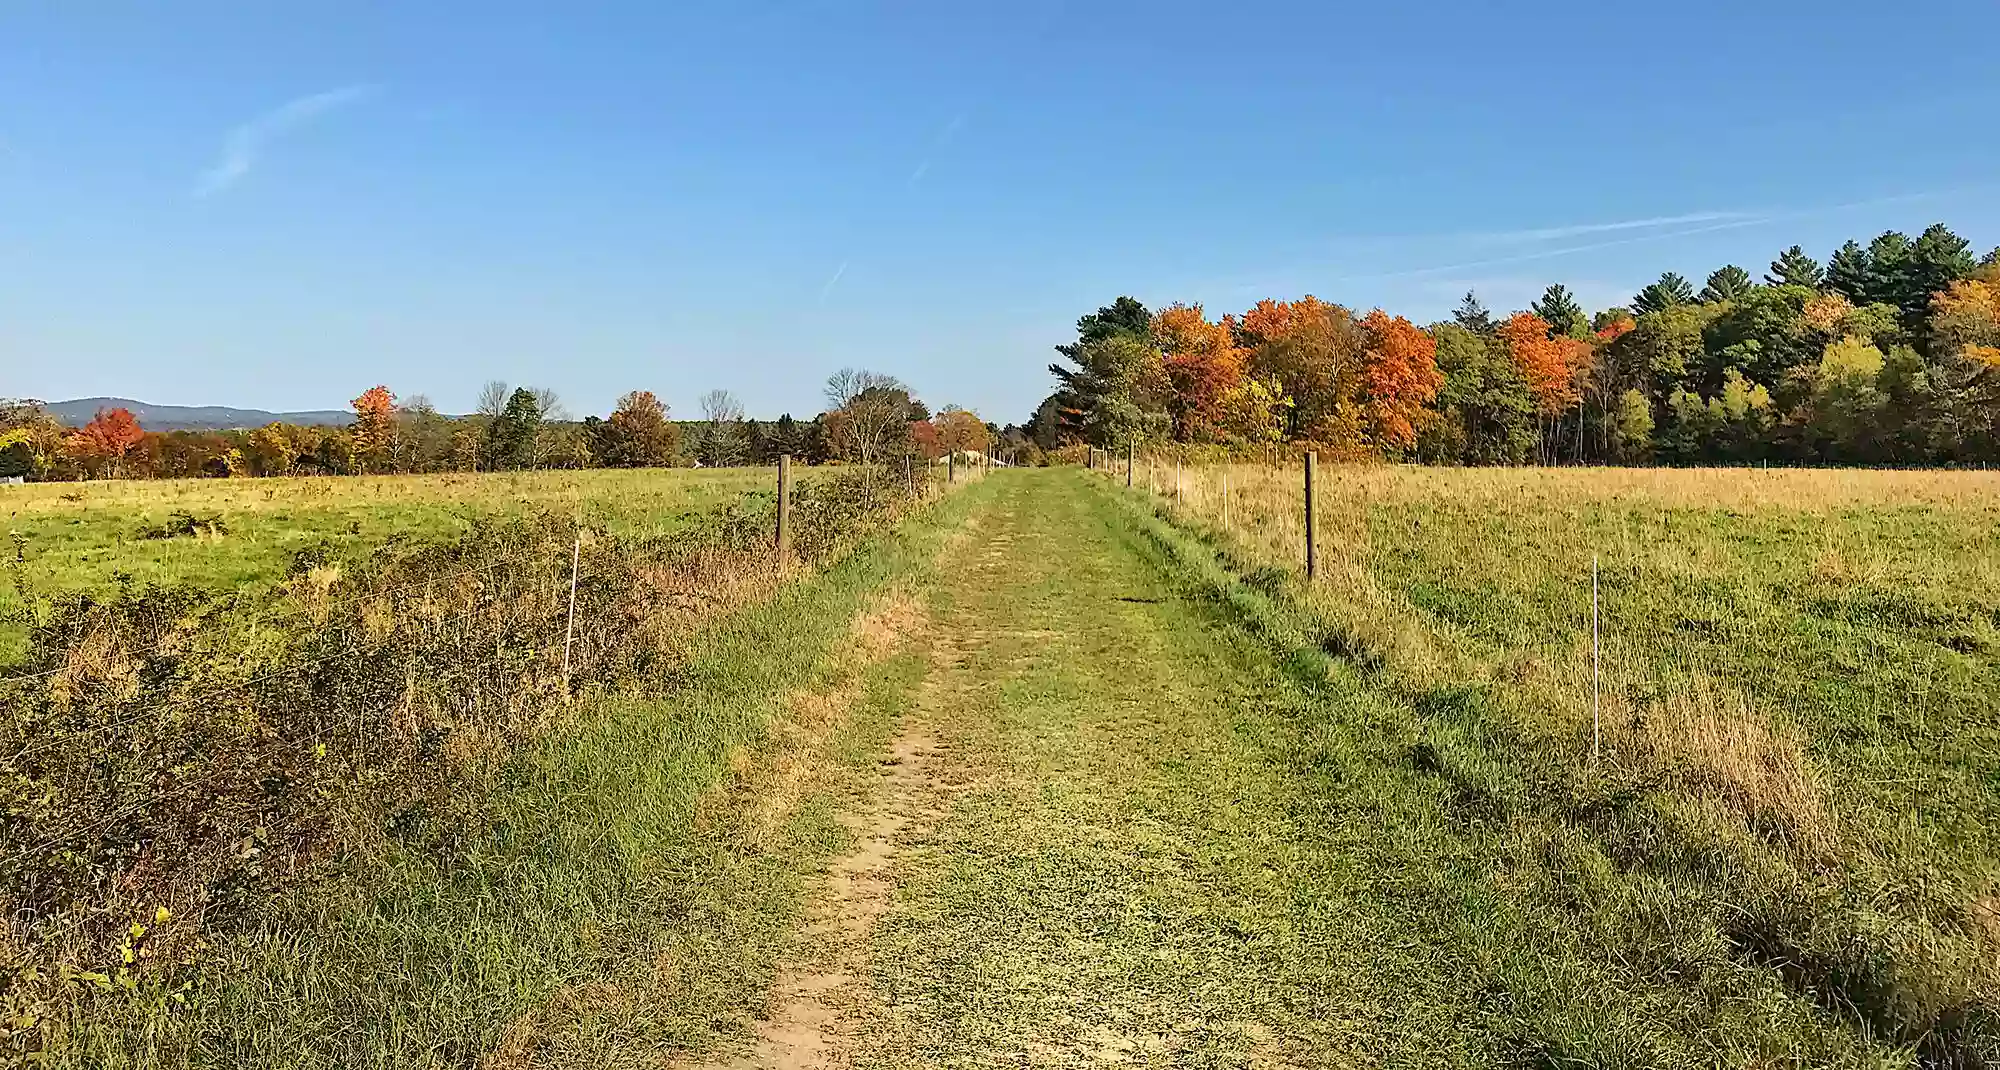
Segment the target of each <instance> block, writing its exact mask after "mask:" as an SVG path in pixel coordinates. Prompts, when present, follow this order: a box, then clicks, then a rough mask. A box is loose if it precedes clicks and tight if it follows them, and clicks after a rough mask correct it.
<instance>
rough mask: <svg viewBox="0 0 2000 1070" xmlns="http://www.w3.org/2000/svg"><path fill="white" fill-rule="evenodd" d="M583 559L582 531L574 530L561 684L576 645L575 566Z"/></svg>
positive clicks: (580, 529)
mask: <svg viewBox="0 0 2000 1070" xmlns="http://www.w3.org/2000/svg"><path fill="white" fill-rule="evenodd" d="M582 558H583V529H582V528H581V527H579V528H577V529H576V542H575V543H573V544H572V545H571V546H570V551H569V621H568V623H566V624H564V625H563V683H564V684H568V683H569V654H570V650H571V649H572V648H573V647H575V645H576V566H577V562H578V561H580V560H581V559H582Z"/></svg>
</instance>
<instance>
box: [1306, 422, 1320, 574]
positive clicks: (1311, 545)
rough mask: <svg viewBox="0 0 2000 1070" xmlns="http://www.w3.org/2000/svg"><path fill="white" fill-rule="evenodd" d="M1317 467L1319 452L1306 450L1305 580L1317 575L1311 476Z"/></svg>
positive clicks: (1316, 546) (1316, 540)
mask: <svg viewBox="0 0 2000 1070" xmlns="http://www.w3.org/2000/svg"><path fill="white" fill-rule="evenodd" d="M1318 468H1319V454H1317V453H1314V452H1312V451H1311V450H1308V451H1306V579H1307V580H1312V579H1314V578H1315V577H1317V576H1318V575H1319V540H1318V539H1316V538H1315V537H1314V536H1315V535H1317V534H1318V532H1317V531H1316V530H1315V526H1316V523H1317V521H1316V519H1315V513H1316V511H1315V510H1314V509H1313V476H1314V475H1316V474H1317V470H1318Z"/></svg>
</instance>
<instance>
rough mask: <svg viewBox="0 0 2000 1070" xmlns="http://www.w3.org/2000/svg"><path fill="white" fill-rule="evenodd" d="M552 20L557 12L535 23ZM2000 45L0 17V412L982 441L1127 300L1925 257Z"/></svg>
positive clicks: (506, 14) (1658, 19)
mask: <svg viewBox="0 0 2000 1070" xmlns="http://www.w3.org/2000/svg"><path fill="white" fill-rule="evenodd" d="M575 9H587V10H575ZM1996 40H2000V6H1996V5H1994V4H1992V3H1991V2H1990V0H1980V2H1966V3H1915V4H1903V5H1864V4H1853V5H1826V4H1823V3H1820V4H1811V5H1808V4H1803V3H1792V2H1789V0H1760V2H1757V3H1743V2H1741V0H1737V2H1732V3H1728V4H1708V3H1701V2H1689V3H1682V4H1677V5H1672V6H1669V7H1665V8H1662V7H1658V6H1648V7H1642V8H1632V7H1631V6H1630V5H1615V4H1602V3H1588V4H1586V3H1566V2H1563V3H1551V4H1544V5H1540V6H1539V7H1537V8H1534V9H1529V8H1518V7H1516V8H1511V9H1510V10H1501V9H1500V6H1499V5H1470V4H1466V5H1410V4H1404V5H1397V4H1381V5H1351V6H1347V5H1325V4H1313V3H1269V4H1265V3H1251V2H1238V3H1232V4H1227V5H1217V4H1203V5H1196V4H1180V3H1147V4H1138V3H1122V2H1121V3H1110V2H1105V3H1085V2H1081V0H1075V2H1070V3H1061V2H1055V0H1021V2H1017V3H1010V4H1006V5H998V4H995V5H973V4H925V3H917V2H908V3H894V4H887V3H882V4H876V3H858V2H857V3H847V2H835V0H824V2H810V0H758V2H754V3H751V2H745V3H740V4H721V3H693V2H691V3H657V2H650V0H649V2H634V3H625V4H587V5H562V4H554V3H543V4H534V5H530V4H514V3H505V2H481V3H457V2H438V3H426V4H397V3H360V2H355V0H326V2H314V3H306V2H300V3H288V4H248V3H234V4H220V3H197V2H187V3H178V4H173V5H161V4H154V3H141V2H125V3H118V2H112V0H104V2H99V3H90V4H36V5H30V4H21V3H13V4H8V3H4V2H0V395H27V396H38V397H44V398H49V399H57V398H67V397H75V396H85V395H95V394H111V395H122V396H128V397H136V398H140V399H142V400H146V401H152V402H160V403H183V404H192V403H218V404H235V405H246V406H257V407H263V408H322V407H335V406H340V405H344V404H345V403H346V402H347V400H348V399H350V398H352V397H354V396H355V395H356V394H358V393H359V392H360V391H361V390H362V389H364V388H366V387H367V386H369V385H371V384H373V383H376V382H378V381H379V382H384V383H387V384H388V385H389V386H390V387H391V389H393V390H395V391H396V392H398V393H399V394H403V395H408V394H414V393H423V394H427V395H429V396H430V397H431V398H432V399H433V400H434V401H435V402H436V403H437V404H438V405H439V406H440V407H441V408H444V409H446V410H448V411H463V410H465V409H467V408H469V407H470V406H471V404H472V401H473V398H474V396H475V394H476V392H477V390H478V388H479V385H480V383H481V382H483V381H484V380H486V379H489V378H501V379H506V380H508V381H510V382H516V383H527V384H534V385H547V386H551V387H554V388H555V389H556V390H557V391H558V392H560V393H561V395H562V396H563V397H564V398H565V399H566V400H567V401H568V402H569V403H570V405H571V407H573V408H574V409H576V410H577V411H578V413H579V414H580V413H583V412H592V411H595V412H603V411H606V410H608V408H609V407H610V405H611V403H612V401H613V399H614V398H615V397H616V396H617V395H618V394H619V393H622V392H623V391H625V390H628V389H632V388H647V389H652V390H654V391H656V392H658V393H659V394H661V396H663V397H665V398H666V399H667V400H668V401H669V403H670V404H672V405H673V406H674V407H675V409H676V411H677V412H680V413H683V414H688V415H692V413H693V410H694V407H695V398H696V397H698V396H699V395H700V393H702V392H703V391H705V390H708V389H711V388H715V387H724V388H728V389H731V390H734V391H736V392H737V394H738V395H739V396H741V397H742V398H743V399H744V401H745V402H746V404H747V405H748V407H749V409H750V411H751V412H752V414H753V415H763V416H775V415H776V414H777V413H778V412H780V411H784V410H790V411H793V412H795V413H799V414H802V415H803V414H808V413H811V412H814V411H817V409H818V408H819V384H820V382H821V381H822V380H823V379H824V377H825V376H826V374H827V373H828V372H830V371H832V370H834V369H836V368H839V367H841V366H843V365H859V366H867V367H872V368H876V369H878V370H882V371H887V372H890V373H893V374H895V375H898V376H900V377H902V378H903V379H905V380H906V381H908V382H910V383H911V384H912V385H913V386H914V387H915V388H916V389H917V391H918V393H919V394H920V396H922V397H924V398H925V399H926V400H929V401H930V402H931V403H932V404H934V405H936V404H943V403H947V402H952V403H957V404H961V405H966V406H968V407H971V408H974V409H976V410H978V411H979V412H981V413H982V414H983V415H985V416H986V417H988V418H989V419H993V420H997V421H999V422H1008V421H1013V420H1020V419H1023V418H1025V416H1026V415H1027V413H1028V412H1029V410H1030V409H1032V407H1033V406H1034V404H1035V403H1036V401H1038V400H1039V399H1040V398H1041V397H1042V395H1043V394H1045V393H1046V392H1047V390H1048V376H1047V374H1046V372H1045V371H1044V367H1045V365H1046V364H1047V363H1048V361H1049V359H1050V358H1051V354H1050V350H1049V347H1050V346H1051V345H1053V344H1055V343H1057V342H1060V341H1063V340H1064V339H1065V338H1066V337H1067V336H1068V335H1069V334H1070V332H1071V328H1072V325H1073V323H1074V321H1075V319H1076V317H1077V316H1078V315H1080V314H1082V313H1084V312H1087V311H1089V310H1091V309H1093V308H1095V307H1097V306H1098V305H1100V304H1103V303H1106V302H1108V301H1109V300H1110V299H1111V298H1113V297H1115V296H1117V295H1119V294H1121V293H1131V294H1133V295H1134V296H1137V297H1139V298H1140V299H1142V300H1145V301H1147V302H1148V303H1151V304H1161V303H1165V302H1168V301H1172V300H1188V301H1201V302H1203V303H1204V304H1205V305H1206V306H1207V308H1208V309H1209V311H1210V312H1211V313H1218V314H1219V313H1221V312H1224V311H1237V310H1241V309H1242V308H1244V307H1247V306H1248V305H1250V304H1252V303H1254V302H1255V301H1256V300H1257V299H1258V298H1260V297H1266V296H1270V297H1296V296H1298V295H1300V294H1303V293H1308V292H1310V293H1314V294H1317V295H1319V296H1321V297H1323V298H1327V299H1329V300H1336V301H1340V302H1342V303H1346V304H1349V305H1354V306H1358V307H1362V308H1367V307H1373V306H1377V305H1380V306H1383V307H1386V308H1388V309H1390V310H1391V311H1393V312H1401V313H1404V314H1407V315H1409V316H1411V317H1412V318H1413V319H1418V320H1420V321H1423V320H1429V319H1434V318H1437V317H1439V316H1441V315H1443V314H1444V313H1445V312H1446V311H1447V310H1448V309H1449V308H1450V307H1451V306H1452V305H1453V304H1455V303H1456V301H1457V298H1458V295H1459V294H1461V293H1463V292H1464V291H1465V290H1466V289H1467V288H1473V289H1476V290H1478V291H1479V292H1480V294H1481V296H1482V298H1483V299H1484V300H1485V301H1486V303H1487V304H1488V305H1489V306H1491V307H1493V308H1495V309H1496V310H1500V311H1505V310H1510V309H1514V308H1519V307H1522V306H1524V305H1525V304H1526V303H1527V302H1528V301H1530V300H1532V299H1533V297H1534V296H1535V294H1536V293H1538V292H1539V291H1540V289H1541V288H1542V287H1543V286H1544V285H1546V284H1547V283H1549V282H1552V281H1561V282H1564V283H1566V284H1567V285H1569V286H1570V288H1571V289H1573V290H1575V291H1576V292H1577V293H1578V295H1579V297H1580V298H1581V299H1582V300H1583V302H1584V303H1585V304H1586V305H1588V306H1591V307H1599V306H1603V305H1608V304H1612V303H1618V302H1622V301H1623V300H1625V299H1626V298H1627V297H1628V296H1629V294H1630V293H1631V292H1632V291H1633V290H1634V289H1636V288H1637V287H1638V286H1640V285H1642V284H1643V283H1645V282H1647V281H1649V280H1650V279H1651V278H1653V277H1654V276H1656V275H1657V274H1658V273H1659V272H1660V271H1661V270H1663V269H1673V270H1677V271H1680V272H1681V273H1682V274H1685V275H1688V276H1689V277H1691V278H1694V279H1695V280H1696V282H1697V284H1698V283H1699V281H1700V278H1701V277H1702V276H1703V275H1705V274H1706V273H1707V272H1708V271H1709V270H1711V269H1713V268H1714V267H1716V266H1719V265H1721V264H1723V263H1726V262H1731V261H1734V262H1737V263H1741V264H1743V265H1744V266H1746V267H1749V268H1751V269H1752V270H1753V271H1754V272H1761V271H1762V269H1763V266H1764V265H1765V264H1766V263H1767V262H1768V261H1769V260H1770V259H1771V257H1772V256H1773V255H1774V254H1775V253H1777V252H1778V250H1780V249H1781V248H1783V247H1784V246H1786V245H1789V244H1791V243H1793V242H1799V243H1802V244H1803V245H1805V246H1806V248H1807V249H1808V251H1810V252H1812V253H1813V254H1814V255H1815V256H1818V257H1821V258H1824V257H1825V255H1826V254H1827V253H1828V252H1829V251H1830V250H1831V249H1832V248H1833V247H1834V246H1835V245H1836V244H1838V243H1839V242H1840V241H1841V240H1843V239H1845V238H1847V237H1860V238H1863V239H1864V240H1865V239H1866V238H1867V237H1869V236H1871V235H1873V234H1875V233H1878V232H1880V231H1881V230H1884V229H1887V228H1897V229H1903V230H1907V231H1910V232H1912V233H1914V232H1915V231H1917V230H1919V229H1921V228H1922V227H1923V226H1924V225H1926V224H1928V223H1930V222H1933V221H1939V220H1942V221H1945V222H1947V223H1949V224H1950V225H1952V226H1953V227H1954V228H1955V229H1957V230H1958V231H1959V233H1961V234H1963V235H1965V236H1966V237H1968V238H1969V239H1971V240H1972V241H1973V243H1974V244H1975V245H1976V246H1977V247H1978V248H1979V249H1980V250H1982V251H1983V250H1985V249H1987V248H1991V247H1992V246H1994V245H1996V244H2000V198H1996V193H2000V139H1996V138H1994V137H1993V136H1992V134H1991V129H1992V117H1993V116H1994V115H1995V114H2000V108H1997V107H1996V105H2000V66H1996V64H1995V62H1994V53H1993V47H1994V42H1995V41H1996Z"/></svg>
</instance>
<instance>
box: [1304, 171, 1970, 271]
mask: <svg viewBox="0 0 2000 1070" xmlns="http://www.w3.org/2000/svg"><path fill="white" fill-rule="evenodd" d="M1981 188H1986V187H1984V186H1972V187H1965V188H1961V189H1954V190H1930V191H1926V192H1922V193H1899V194H1894V195H1892V196H1887V197H1871V198H1868V199H1867V200H1860V201H1847V202H1845V203H1842V204H1829V205H1821V206H1820V207H1817V208H1803V209H1798V210H1796V211H1789V212H1767V213H1764V214H1761V215H1745V216H1742V217H1741V218H1730V219H1726V220H1724V221H1722V222H1718V223H1713V224H1710V225H1708V226H1702V227H1689V228H1686V229H1682V230H1670V231H1665V232H1662V233H1657V234H1639V235H1634V236H1632V237H1629V238H1613V239H1610V240H1608V241H1598V242H1586V243H1585V244H1582V245H1566V246H1563V247H1562V248H1560V249H1538V250H1535V251H1534V252H1528V253H1517V254H1514V255H1511V256H1496V257H1490V258H1487V259H1483V260H1470V261H1465V262H1463V263H1457V264H1440V265H1438V266H1436V267H1424V268H1412V269H1410V270H1408V271H1388V272H1382V273H1379V274H1369V275H1349V276H1347V277H1345V278H1341V279H1336V280H1335V281H1337V282H1361V281H1369V280H1375V279H1408V278H1419V277H1422V276H1425V275H1437V274H1442V273H1444V272H1450V271H1462V270H1465V269H1468V268H1478V267H1491V266H1494V265H1496V264H1518V263H1522V262H1524V261H1529V260H1547V259H1549V258H1551V257H1557V256H1568V255H1570V254H1572V253H1585V252H1590V251H1591V250H1594V249H1609V248H1613V247H1615V246H1620V245H1636V244H1639V243H1641V242H1652V241H1667V240H1669V239H1672V238H1685V237H1689V236H1691V235H1695V234H1709V233H1713V232H1715V231H1718V230H1736V229H1739V228H1742V227H1756V226H1763V225H1765V224H1767V223H1778V222H1783V221H1786V220H1792V219H1810V218H1812V217H1814V216H1823V215H1833V214H1836V213H1839V212H1848V211H1853V210H1855V209H1857V208H1875V207H1879V206H1881V205H1885V204H1904V203H1907V202H1911V201H1924V200H1930V199H1932V198H1935V197H1942V196H1945V195H1947V194H1950V193H1963V192H1967V191H1968V190H1976V189H1981ZM1697 214H1699V213H1697Z"/></svg>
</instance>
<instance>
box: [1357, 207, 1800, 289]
mask: <svg viewBox="0 0 2000 1070" xmlns="http://www.w3.org/2000/svg"><path fill="white" fill-rule="evenodd" d="M1778 218H1779V217H1777V216H1760V217H1754V218H1750V219H1737V220H1731V221H1730V222H1727V223H1716V224H1713V225H1711V226H1706V227H1691V228H1688V229H1686V230H1671V231H1667V232H1666V233H1664V234H1641V235H1638V236H1637V237H1632V238H1613V239H1611V240H1610V241H1600V242H1589V243H1587V244H1584V245H1567V246H1564V247H1562V248H1560V249H1539V250H1536V251H1535V252H1532V253H1518V254H1515V255H1513V256H1496V257H1490V258H1488V259H1485V260H1467V261H1463V262H1461V263H1457V264H1439V265H1437V266H1436V267H1423V268H1411V269H1410V270H1408V271H1385V272H1380V273H1377V274H1372V275H1348V276H1345V277H1343V278H1339V279H1335V280H1333V281H1335V282H1365V281H1369V280H1374V279H1413V278H1420V277H1422V276H1425V275H1439V274H1443V273H1445V272H1449V271H1464V270H1467V269H1469V268H1479V267H1492V266H1494V265H1496V264H1519V263H1523V262H1525V261H1529V260H1547V259H1549V258H1551V257H1557V256H1568V255H1570V254H1571V253H1585V252H1589V251H1591V250H1592V249H1610V248H1612V247H1614V246H1619V245H1637V244H1639V243H1641V242H1650V241H1666V240H1667V239H1669V238H1685V237H1688V236H1690V235H1694V234H1708V233H1712V232H1714V231H1718V230H1736V229H1738V228H1741V227H1755V226H1761V225H1763V224H1765V223H1771V222H1775V221H1776V220H1777V219H1778Z"/></svg>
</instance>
